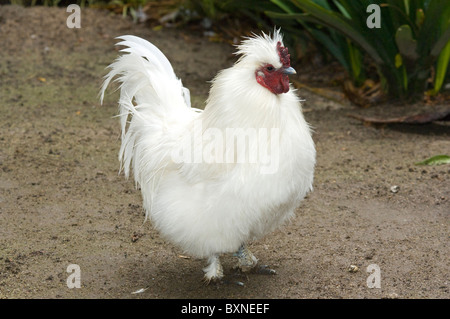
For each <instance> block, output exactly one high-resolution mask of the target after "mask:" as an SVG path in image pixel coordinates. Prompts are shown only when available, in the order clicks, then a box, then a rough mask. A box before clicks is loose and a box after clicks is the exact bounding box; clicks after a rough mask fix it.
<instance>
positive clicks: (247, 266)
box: [234, 245, 276, 275]
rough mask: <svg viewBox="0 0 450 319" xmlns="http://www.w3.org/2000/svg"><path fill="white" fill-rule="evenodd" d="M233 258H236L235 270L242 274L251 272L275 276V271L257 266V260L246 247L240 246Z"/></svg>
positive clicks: (264, 266) (265, 266) (263, 266)
mask: <svg viewBox="0 0 450 319" xmlns="http://www.w3.org/2000/svg"><path fill="white" fill-rule="evenodd" d="M234 256H236V257H237V258H238V262H237V265H236V266H235V269H238V270H240V271H242V272H249V271H253V272H255V273H258V274H264V275H274V274H276V272H275V270H273V269H270V268H269V267H268V266H267V265H258V259H257V258H256V257H255V256H254V255H253V254H252V252H251V251H250V250H249V249H248V248H247V246H246V245H242V246H241V247H240V248H239V250H238V251H237V252H236V253H235V254H234Z"/></svg>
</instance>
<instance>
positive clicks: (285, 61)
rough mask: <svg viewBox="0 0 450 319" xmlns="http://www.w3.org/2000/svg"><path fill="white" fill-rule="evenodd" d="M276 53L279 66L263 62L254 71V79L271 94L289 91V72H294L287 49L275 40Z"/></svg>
mask: <svg viewBox="0 0 450 319" xmlns="http://www.w3.org/2000/svg"><path fill="white" fill-rule="evenodd" d="M277 53H278V56H279V59H280V63H281V66H280V67H278V68H277V67H275V66H273V65H272V64H270V63H267V64H264V65H263V66H261V67H260V68H258V69H257V70H256V72H255V76H256V81H257V82H258V83H259V84H261V85H262V86H264V87H265V88H266V89H268V90H269V91H270V92H272V93H273V94H281V93H286V92H288V91H289V77H288V75H289V74H296V72H295V70H294V68H292V67H291V60H290V56H289V53H288V49H287V48H285V47H283V46H282V45H281V42H280V41H278V42H277Z"/></svg>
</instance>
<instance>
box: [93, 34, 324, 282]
mask: <svg viewBox="0 0 450 319" xmlns="http://www.w3.org/2000/svg"><path fill="white" fill-rule="evenodd" d="M119 39H121V40H123V41H122V42H120V43H118V44H117V45H122V46H125V47H126V48H125V49H123V50H122V52H125V53H127V54H124V55H122V56H120V57H119V58H118V59H117V60H116V61H115V62H114V63H112V64H111V65H110V66H109V68H110V69H111V70H110V72H109V73H108V74H107V75H106V77H105V82H104V84H103V87H102V89H101V100H102V101H103V97H104V92H105V90H106V88H107V86H108V85H109V83H110V81H111V80H112V79H113V78H114V77H116V76H118V77H117V81H118V82H120V83H121V85H120V99H119V109H120V112H119V116H120V122H121V126H122V145H121V148H120V152H119V160H120V162H121V169H123V170H124V172H125V176H126V177H128V176H129V174H130V171H131V169H132V171H133V173H134V179H135V181H136V184H137V185H138V186H140V188H141V191H142V196H143V206H144V209H145V212H146V218H147V217H149V218H150V219H151V221H152V224H153V226H154V227H155V228H156V229H158V230H159V231H160V232H161V233H162V234H163V236H164V237H165V238H166V239H168V240H169V241H171V242H172V243H174V244H176V245H178V246H179V247H180V248H182V249H183V250H184V252H185V253H187V254H190V255H192V256H195V257H200V258H208V266H207V267H206V268H204V269H203V270H204V272H205V277H204V279H205V281H206V282H208V283H209V282H210V280H218V279H221V278H222V277H223V269H222V266H221V264H220V261H219V256H220V255H221V254H223V253H229V252H236V254H235V255H236V256H237V257H238V264H237V266H238V268H240V269H241V270H243V271H248V270H250V269H252V268H254V267H255V266H256V265H257V261H258V260H257V259H256V258H255V257H254V256H253V254H252V253H251V252H250V251H249V250H248V248H247V247H246V244H247V243H248V242H249V241H251V240H253V239H256V238H260V237H261V236H263V235H265V234H267V233H269V232H271V231H273V230H275V229H276V228H277V227H278V226H280V225H281V224H282V223H283V222H285V221H286V220H288V219H289V218H291V217H292V216H293V215H294V211H295V209H296V208H297V207H298V206H299V204H300V202H301V200H302V199H303V198H304V197H305V195H306V194H307V193H308V192H309V191H310V190H312V182H313V175H314V166H315V155H316V154H315V148H314V143H313V140H312V138H311V132H310V128H309V126H308V124H307V123H306V121H305V119H304V117H303V114H302V110H301V104H300V99H299V97H298V96H297V94H296V93H295V90H293V89H292V88H291V87H290V84H289V78H288V75H289V74H295V73H296V72H295V70H294V69H293V68H292V67H291V66H290V56H289V54H288V49H287V48H285V47H284V45H283V39H282V35H281V34H280V31H279V30H275V31H274V34H273V35H272V36H270V35H266V34H264V33H263V35H262V36H253V37H250V38H246V39H245V40H244V41H243V42H242V43H241V44H240V45H239V46H238V47H237V48H238V51H237V53H236V54H238V55H240V58H239V59H238V61H237V62H236V63H235V64H234V66H233V67H231V68H228V69H225V70H222V71H220V72H219V73H218V75H217V76H216V77H215V78H214V80H213V81H212V86H211V90H210V93H209V97H208V100H207V104H206V107H205V109H204V110H200V109H196V108H192V107H191V105H190V104H191V103H190V96H189V90H188V89H186V88H184V87H183V85H182V83H181V80H179V79H178V78H177V77H176V75H175V73H174V71H173V68H172V66H171V64H170V62H169V61H168V60H167V58H166V57H165V56H164V54H163V53H162V52H161V51H160V50H159V49H158V48H157V47H155V46H154V45H153V44H151V43H149V42H147V41H146V40H143V39H141V38H138V37H135V36H129V35H127V36H122V37H119Z"/></svg>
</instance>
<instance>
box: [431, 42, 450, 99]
mask: <svg viewBox="0 0 450 319" xmlns="http://www.w3.org/2000/svg"><path fill="white" fill-rule="evenodd" d="M449 61H450V41H449V42H447V45H446V46H445V47H444V49H443V50H442V51H441V54H439V58H438V61H437V64H436V77H435V79H434V88H433V90H432V91H431V94H432V95H436V94H437V93H438V92H439V91H440V89H441V87H442V84H444V79H445V75H446V74H447V67H448V63H449Z"/></svg>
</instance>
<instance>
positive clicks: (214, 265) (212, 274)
mask: <svg viewBox="0 0 450 319" xmlns="http://www.w3.org/2000/svg"><path fill="white" fill-rule="evenodd" d="M203 271H204V272H205V276H204V277H203V282H204V283H205V284H206V285H209V283H210V282H211V281H213V282H217V281H220V280H221V279H222V278H223V268H222V265H221V264H220V260H219V256H218V255H213V256H211V257H209V258H208V266H207V267H205V268H203Z"/></svg>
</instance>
